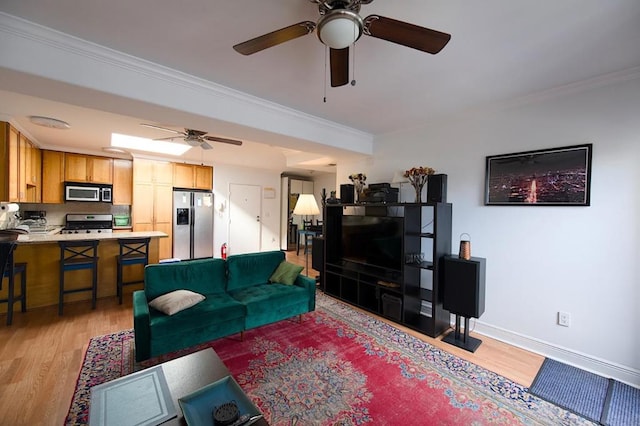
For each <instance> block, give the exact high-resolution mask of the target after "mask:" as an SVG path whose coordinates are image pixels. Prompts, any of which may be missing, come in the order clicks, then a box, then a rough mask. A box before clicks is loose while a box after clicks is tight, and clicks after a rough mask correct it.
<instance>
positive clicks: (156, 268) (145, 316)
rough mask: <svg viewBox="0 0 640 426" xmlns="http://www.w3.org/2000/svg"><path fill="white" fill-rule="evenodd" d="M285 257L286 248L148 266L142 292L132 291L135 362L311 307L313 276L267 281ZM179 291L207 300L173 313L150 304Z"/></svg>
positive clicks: (289, 315)
mask: <svg viewBox="0 0 640 426" xmlns="http://www.w3.org/2000/svg"><path fill="white" fill-rule="evenodd" d="M284 259H285V255H284V252H281V251H269V252H261V253H249V254H240V255H234V256H229V257H228V258H227V260H226V261H225V260H222V259H213V258H209V259H199V260H189V261H184V262H176V263H165V264H156V265H148V266H147V267H146V268H145V272H144V290H139V291H135V292H134V293H133V327H134V332H135V358H136V361H142V360H145V359H148V358H151V357H155V356H158V355H162V354H165V353H168V352H172V351H176V350H179V349H183V348H187V347H190V346H193V345H197V344H199V343H204V342H207V341H211V340H214V339H217V338H220V337H224V336H229V335H231V334H235V333H240V332H243V331H245V330H249V329H252V328H255V327H259V326H261V325H265V324H270V323H273V322H276V321H280V320H282V319H285V318H289V317H293V316H295V315H300V314H303V313H305V312H310V311H313V310H314V309H315V303H316V299H315V297H316V294H315V291H316V289H315V281H314V280H313V279H311V278H309V277H305V276H302V275H298V276H297V277H296V279H295V282H294V284H293V285H288V284H281V283H270V282H269V278H270V277H271V275H272V274H273V272H274V271H275V270H276V268H277V267H278V266H279V265H280V263H281V262H282V261H283V260H284ZM183 289H184V290H191V291H193V292H196V293H199V294H202V295H204V296H205V299H204V300H203V301H202V302H200V303H198V304H196V305H195V306H193V307H190V308H188V309H185V310H183V311H180V312H178V313H176V314H174V315H165V314H163V313H162V312H160V311H157V310H155V309H154V308H151V307H150V306H149V302H150V301H152V300H153V299H155V298H156V297H158V296H161V295H163V294H167V293H170V292H172V291H174V290H183Z"/></svg>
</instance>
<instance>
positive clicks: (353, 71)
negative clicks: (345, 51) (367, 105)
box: [351, 43, 356, 86]
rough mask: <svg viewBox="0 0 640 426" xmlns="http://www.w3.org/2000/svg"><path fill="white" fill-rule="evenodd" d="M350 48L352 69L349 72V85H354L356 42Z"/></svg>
mask: <svg viewBox="0 0 640 426" xmlns="http://www.w3.org/2000/svg"><path fill="white" fill-rule="evenodd" d="M351 50H352V53H351V54H352V55H353V56H351V70H352V74H351V77H352V79H351V85H352V86H355V85H356V44H355V43H353V49H351Z"/></svg>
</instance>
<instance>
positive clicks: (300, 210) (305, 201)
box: [293, 194, 320, 276]
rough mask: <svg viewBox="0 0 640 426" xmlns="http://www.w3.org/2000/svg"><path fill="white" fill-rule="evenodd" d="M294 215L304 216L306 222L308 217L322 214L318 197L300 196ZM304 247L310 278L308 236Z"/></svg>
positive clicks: (306, 266) (307, 271)
mask: <svg viewBox="0 0 640 426" xmlns="http://www.w3.org/2000/svg"><path fill="white" fill-rule="evenodd" d="M293 214H295V215H298V216H304V217H305V220H306V218H307V216H315V215H317V214H320V209H319V208H318V203H317V202H316V197H315V196H314V195H313V194H300V196H299V197H298V201H297V202H296V206H295V208H294V209H293ZM298 238H300V234H298ZM304 246H305V247H304V248H305V250H304V258H305V269H306V273H307V276H309V250H308V249H307V236H306V235H305V238H304Z"/></svg>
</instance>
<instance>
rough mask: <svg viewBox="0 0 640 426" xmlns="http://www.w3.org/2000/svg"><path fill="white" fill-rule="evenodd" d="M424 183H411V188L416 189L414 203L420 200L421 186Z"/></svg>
mask: <svg viewBox="0 0 640 426" xmlns="http://www.w3.org/2000/svg"><path fill="white" fill-rule="evenodd" d="M423 187H424V185H413V189H415V190H416V203H421V202H422V188H423Z"/></svg>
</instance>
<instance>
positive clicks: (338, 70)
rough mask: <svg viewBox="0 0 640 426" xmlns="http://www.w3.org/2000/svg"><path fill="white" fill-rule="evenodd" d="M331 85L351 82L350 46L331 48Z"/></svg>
mask: <svg viewBox="0 0 640 426" xmlns="http://www.w3.org/2000/svg"><path fill="white" fill-rule="evenodd" d="M329 55H330V56H329V60H330V62H331V87H339V86H344V85H345V84H347V83H348V82H349V48H348V47H345V48H344V49H330V50H329Z"/></svg>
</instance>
